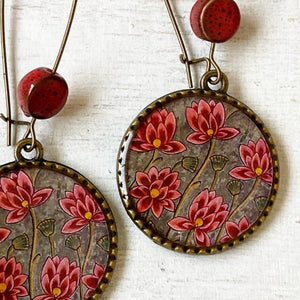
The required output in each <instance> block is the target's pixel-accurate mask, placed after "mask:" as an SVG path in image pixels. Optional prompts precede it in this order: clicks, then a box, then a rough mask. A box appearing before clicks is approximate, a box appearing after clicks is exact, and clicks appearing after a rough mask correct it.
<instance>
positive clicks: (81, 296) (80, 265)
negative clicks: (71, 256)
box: [76, 247, 84, 299]
mask: <svg viewBox="0 0 300 300" xmlns="http://www.w3.org/2000/svg"><path fill="white" fill-rule="evenodd" d="M76 253H77V257H78V263H79V267H80V270H81V271H82V251H81V247H79V248H78V249H77V250H76ZM80 299H84V297H83V282H82V280H80Z"/></svg>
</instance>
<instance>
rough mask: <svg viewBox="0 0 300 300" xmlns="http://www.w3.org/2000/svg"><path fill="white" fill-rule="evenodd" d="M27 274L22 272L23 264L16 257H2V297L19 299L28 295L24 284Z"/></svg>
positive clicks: (0, 280)
mask: <svg viewBox="0 0 300 300" xmlns="http://www.w3.org/2000/svg"><path fill="white" fill-rule="evenodd" d="M26 280H27V275H25V274H22V265H21V263H17V262H16V259H15V258H14V257H12V258H10V259H9V260H7V259H6V257H2V258H1V259H0V299H1V300H18V299H19V297H23V296H27V295H28V291H27V290H26V288H25V287H24V286H23V284H24V283H25V281H26Z"/></svg>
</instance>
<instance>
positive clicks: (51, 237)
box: [49, 234, 55, 257]
mask: <svg viewBox="0 0 300 300" xmlns="http://www.w3.org/2000/svg"><path fill="white" fill-rule="evenodd" d="M49 243H50V247H51V256H52V257H54V256H55V250H54V239H53V235H52V234H51V235H49Z"/></svg>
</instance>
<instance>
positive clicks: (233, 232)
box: [221, 217, 250, 243]
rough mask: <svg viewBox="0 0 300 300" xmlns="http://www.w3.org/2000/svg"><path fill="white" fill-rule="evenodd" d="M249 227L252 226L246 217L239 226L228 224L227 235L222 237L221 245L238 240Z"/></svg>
mask: <svg viewBox="0 0 300 300" xmlns="http://www.w3.org/2000/svg"><path fill="white" fill-rule="evenodd" d="M249 226H250V224H249V222H248V220H247V218H246V217H243V218H242V219H241V220H240V222H239V223H238V224H236V223H234V222H231V221H228V222H226V225H225V228H226V232H227V235H226V236H224V237H222V239H221V243H226V242H228V241H230V240H232V239H234V238H236V237H237V236H238V235H240V234H241V233H242V232H244V231H245V230H247V229H248V228H249Z"/></svg>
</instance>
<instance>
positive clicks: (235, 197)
mask: <svg viewBox="0 0 300 300" xmlns="http://www.w3.org/2000/svg"><path fill="white" fill-rule="evenodd" d="M238 198H239V194H237V195H234V196H233V200H232V203H231V207H230V209H229V211H231V210H232V209H233V208H235V206H236V202H237V199H238ZM225 224H226V221H225V222H224V223H223V225H222V226H221V228H220V230H219V233H218V235H217V238H216V242H215V244H216V245H217V244H218V243H219V242H220V239H221V237H222V232H223V231H224V228H225Z"/></svg>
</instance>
